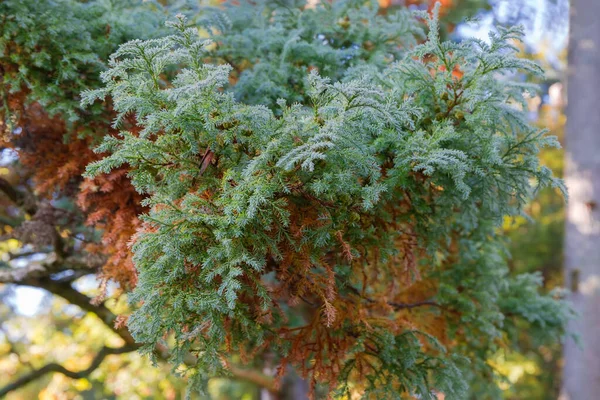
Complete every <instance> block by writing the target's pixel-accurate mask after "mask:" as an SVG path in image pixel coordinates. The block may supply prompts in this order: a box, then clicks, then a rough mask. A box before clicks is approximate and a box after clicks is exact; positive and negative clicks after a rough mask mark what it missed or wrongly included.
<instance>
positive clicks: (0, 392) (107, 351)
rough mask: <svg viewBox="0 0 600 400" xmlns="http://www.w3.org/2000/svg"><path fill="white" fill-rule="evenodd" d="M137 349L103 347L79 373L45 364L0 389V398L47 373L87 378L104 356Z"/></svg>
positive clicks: (131, 346)
mask: <svg viewBox="0 0 600 400" xmlns="http://www.w3.org/2000/svg"><path fill="white" fill-rule="evenodd" d="M138 347H139V346H138V345H129V344H128V345H125V346H122V347H117V348H115V347H107V346H104V347H102V349H100V351H99V352H98V354H96V356H95V357H94V359H93V360H92V363H91V364H90V366H89V367H88V368H86V369H84V370H81V371H71V370H69V369H67V368H65V367H63V366H62V365H60V364H57V363H50V364H46V365H44V366H43V367H42V368H39V369H36V370H34V371H31V372H30V373H28V374H26V375H24V376H22V377H20V378H19V379H17V380H16V381H14V382H13V383H10V384H8V385H6V386H4V387H3V388H0V397H2V396H5V395H6V394H8V393H9V392H12V391H14V390H17V389H19V388H21V387H23V386H25V385H27V384H28V383H30V382H32V381H34V380H36V379H39V378H41V377H42V376H44V375H46V374H48V373H51V372H58V373H60V374H63V375H65V376H68V377H69V378H72V379H81V378H84V377H86V376H88V375H89V374H91V373H92V372H93V371H94V370H95V369H96V368H98V367H99V366H100V364H101V363H102V361H104V358H105V357H106V356H108V355H111V354H123V353H130V352H132V351H134V350H136V349H137V348H138Z"/></svg>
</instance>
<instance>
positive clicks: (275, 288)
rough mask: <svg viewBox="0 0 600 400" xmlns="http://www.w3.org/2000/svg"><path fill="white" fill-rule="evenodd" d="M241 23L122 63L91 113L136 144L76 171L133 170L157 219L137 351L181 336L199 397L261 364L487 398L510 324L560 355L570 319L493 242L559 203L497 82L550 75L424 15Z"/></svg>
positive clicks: (140, 248) (204, 25) (350, 389)
mask: <svg viewBox="0 0 600 400" xmlns="http://www.w3.org/2000/svg"><path fill="white" fill-rule="evenodd" d="M237 3H238V2H235V3H231V4H227V5H225V6H224V7H223V9H208V10H204V11H203V12H202V14H200V16H199V17H198V18H197V20H196V21H197V24H196V25H191V24H189V23H187V22H186V19H185V18H184V17H183V16H179V17H178V18H176V19H175V20H174V21H173V22H171V23H170V27H171V30H172V34H171V35H169V36H165V37H162V38H158V39H151V40H134V41H130V42H128V43H127V44H124V45H123V46H121V47H120V48H119V50H118V51H117V52H116V53H114V54H113V55H112V56H111V58H110V62H109V67H110V68H109V69H108V70H107V71H106V72H103V73H102V80H103V82H104V84H105V87H104V88H102V89H99V90H95V91H88V92H86V93H84V103H85V104H93V103H94V101H95V100H96V99H105V98H108V97H110V98H111V99H112V103H113V107H114V109H115V110H116V112H117V113H118V115H117V117H116V119H115V122H114V124H115V127H117V128H118V127H120V126H123V125H122V124H123V121H124V120H125V119H126V118H128V117H130V116H135V118H136V120H137V124H138V127H137V128H136V129H135V130H123V131H122V132H121V134H120V135H118V136H109V137H107V138H106V139H105V140H104V143H103V144H102V145H101V146H100V147H99V148H98V149H97V151H98V152H100V153H103V154H106V157H105V158H104V159H102V160H101V161H98V162H95V163H93V164H91V165H90V166H89V167H88V170H87V174H88V176H91V177H93V176H97V175H99V174H102V173H107V172H109V171H111V170H113V169H115V168H120V167H123V166H127V167H128V168H130V172H129V176H130V178H131V182H132V183H133V185H134V187H135V188H136V189H137V190H138V191H139V192H140V193H142V194H143V195H144V196H146V200H144V201H145V205H146V206H147V207H148V209H149V210H150V211H149V212H148V213H147V214H145V215H143V216H142V217H141V218H142V219H143V221H144V226H143V228H141V229H140V231H139V232H138V234H137V237H136V239H135V241H134V244H133V247H132V250H133V252H134V261H135V265H136V268H137V270H138V273H139V277H138V284H137V287H136V288H135V290H134V291H133V294H132V295H131V301H132V303H133V304H135V305H137V306H138V308H137V310H136V311H135V312H134V314H133V315H132V316H131V317H130V319H129V328H130V329H131V331H132V333H133V335H134V337H135V339H136V340H137V341H139V342H142V343H145V344H146V346H145V347H144V349H145V350H146V351H147V352H149V353H151V352H152V350H153V348H154V346H155V344H156V343H162V342H164V341H165V340H166V338H168V337H169V335H172V336H173V338H174V342H173V343H174V353H173V354H174V355H173V360H172V361H173V363H174V365H175V366H176V367H177V366H179V365H180V364H182V362H183V359H184V358H185V357H186V356H187V355H188V354H189V353H190V352H191V353H192V354H195V355H197V356H198V357H197V363H196V364H195V365H193V366H192V367H190V369H191V370H192V371H193V373H194V374H195V377H196V382H197V383H198V384H199V385H198V386H199V387H201V386H202V385H201V384H202V382H203V380H204V378H206V377H210V376H211V375H213V374H215V373H218V372H220V371H222V370H227V365H228V362H229V361H228V360H230V358H231V357H232V356H234V355H236V356H237V355H240V356H241V358H242V360H249V362H252V363H255V364H260V361H259V360H261V359H262V357H261V356H262V355H265V354H270V355H275V357H276V359H277V361H278V362H279V363H280V365H281V367H280V369H281V370H280V375H283V373H284V371H283V370H284V369H285V368H286V366H288V365H292V366H293V367H294V368H296V369H297V370H298V371H299V372H300V373H301V374H302V375H304V376H305V377H307V378H308V379H309V380H310V382H311V383H312V386H313V387H315V386H316V385H323V386H324V387H326V390H328V391H329V392H331V393H337V394H339V395H348V396H350V395H351V394H352V393H362V394H364V396H365V398H381V399H392V398H398V399H402V398H407V396H420V397H419V398H423V399H433V398H435V395H434V393H435V392H436V391H437V392H443V393H444V394H445V395H446V398H447V399H465V398H467V397H468V394H467V393H468V392H469V391H470V392H471V393H472V395H473V396H475V397H476V398H492V397H494V396H497V395H498V393H497V389H495V384H494V381H495V375H494V372H493V370H492V369H491V367H490V366H489V365H488V364H487V363H486V360H487V357H488V356H489V355H490V354H491V353H492V352H494V351H495V350H496V349H497V348H498V347H499V346H505V345H510V341H511V335H510V334H509V333H510V332H511V330H514V326H515V324H516V323H517V322H519V323H520V324H521V326H523V321H525V326H530V327H531V330H532V333H533V334H535V335H538V336H539V338H540V339H546V340H548V339H550V340H557V339H558V338H559V336H560V335H561V333H562V329H563V325H564V322H565V320H566V318H567V317H568V314H569V311H568V308H567V307H566V306H565V305H564V304H563V303H562V301H561V300H560V299H559V298H558V297H559V296H558V294H552V295H549V296H545V295H541V294H539V293H538V287H539V286H540V282H539V279H538V278H537V277H536V276H531V275H524V276H517V277H514V276H509V273H508V269H507V266H506V258H507V254H506V252H505V247H504V244H503V239H502V237H500V236H499V233H498V229H497V227H498V226H499V224H500V223H501V222H502V220H503V218H504V217H505V216H510V215H518V214H521V213H522V208H523V206H524V204H525V202H526V201H527V200H528V199H529V198H530V197H531V196H532V195H533V194H534V193H535V190H536V189H537V188H538V187H541V186H546V185H552V186H556V187H558V188H560V189H563V185H562V183H561V182H560V181H559V180H557V179H555V178H553V177H552V175H551V173H550V172H549V170H548V169H546V168H544V167H541V166H540V165H539V162H538V157H537V152H538V150H539V149H540V148H541V147H543V146H555V145H557V142H556V141H555V140H554V138H552V137H547V136H545V132H544V131H539V130H538V129H536V128H535V127H532V126H530V125H529V124H528V123H527V120H526V118H525V115H524V113H523V112H522V108H523V107H522V106H523V103H524V93H526V92H528V91H530V90H532V88H531V87H529V86H528V85H526V84H521V83H517V82H514V81H511V80H509V79H506V78H507V77H510V76H511V74H513V73H514V72H516V71H522V72H527V73H533V74H537V73H541V71H540V69H539V68H538V67H537V66H536V65H535V64H533V63H531V62H529V61H527V60H523V59H520V58H518V57H516V48H515V47H513V45H512V44H511V43H512V41H513V40H515V39H518V38H519V37H520V35H521V32H520V31H519V30H518V29H516V28H508V29H500V30H499V33H498V34H493V35H491V37H490V39H491V40H490V43H489V44H488V43H485V42H482V41H478V40H474V39H471V40H465V41H463V42H461V43H453V42H441V41H440V39H439V35H438V26H437V24H438V20H437V17H436V16H435V15H434V16H433V17H430V16H429V15H427V14H420V15H417V16H411V15H409V14H406V13H404V12H401V13H400V14H397V15H390V16H388V17H385V18H384V17H381V16H378V15H377V13H376V9H375V8H374V6H371V5H368V3H367V2H363V1H358V0H350V1H340V2H334V5H331V4H329V3H327V2H324V3H322V4H318V5H316V6H314V7H306V6H305V5H304V4H303V3H302V2H297V1H281V2H271V1H252V2H246V1H241V2H240V3H241V4H237ZM418 18H421V19H424V20H426V22H427V25H428V35H427V36H426V38H424V42H422V43H421V44H417V41H416V40H417V39H418V37H419V32H420V29H419V27H418V24H419V20H418ZM198 27H201V29H199V28H198ZM207 35H209V36H210V37H211V39H212V40H207V39H206V36H207ZM503 75H504V76H503ZM527 324H528V325H527Z"/></svg>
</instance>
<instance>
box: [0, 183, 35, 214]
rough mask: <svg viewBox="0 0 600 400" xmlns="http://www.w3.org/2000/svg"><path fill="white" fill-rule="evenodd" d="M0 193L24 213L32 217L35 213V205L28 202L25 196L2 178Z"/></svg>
mask: <svg viewBox="0 0 600 400" xmlns="http://www.w3.org/2000/svg"><path fill="white" fill-rule="evenodd" d="M0 191H1V192H3V193H4V194H5V195H6V197H8V198H9V200H10V201H12V202H13V203H15V204H16V205H17V206H18V207H19V208H21V209H23V211H25V212H26V213H28V214H30V215H33V214H35V212H36V211H37V205H36V204H35V203H34V202H32V201H28V198H27V196H26V195H25V194H23V193H21V192H19V191H17V189H15V188H14V187H13V186H12V185H11V184H10V182H8V181H7V180H6V179H4V178H0Z"/></svg>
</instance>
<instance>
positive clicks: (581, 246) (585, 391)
mask: <svg viewBox="0 0 600 400" xmlns="http://www.w3.org/2000/svg"><path fill="white" fill-rule="evenodd" d="M599 16H600V1H598V0H571V16H570V29H571V33H570V39H569V68H568V91H567V93H568V105H567V135H566V169H565V179H566V183H567V186H568V188H569V192H570V200H569V203H568V206H567V225H566V239H565V278H566V279H565V282H566V285H567V287H568V288H569V289H570V290H571V293H570V300H571V301H572V303H573V306H574V308H575V309H576V311H577V312H578V313H579V314H580V317H579V318H578V319H576V320H573V321H572V322H570V324H569V332H570V333H574V334H576V335H579V338H580V341H581V346H579V345H577V344H576V343H575V341H574V340H573V339H571V338H568V339H567V341H566V343H565V347H564V356H565V366H564V371H563V385H562V392H561V397H560V398H561V400H596V399H599V398H600V18H599Z"/></svg>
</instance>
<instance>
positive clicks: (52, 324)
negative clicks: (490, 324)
mask: <svg viewBox="0 0 600 400" xmlns="http://www.w3.org/2000/svg"><path fill="white" fill-rule="evenodd" d="M595 1H597V0H590V1H589V2H590V3H594V2H595ZM379 3H380V5H381V7H382V9H381V12H382V13H385V12H387V10H389V9H393V8H395V7H404V6H410V7H414V8H420V9H427V8H429V7H431V6H432V3H433V1H429V0H422V1H419V0H379ZM441 3H442V19H443V32H444V35H445V36H446V38H449V39H452V40H457V41H460V40H461V39H462V38H464V37H469V36H475V37H479V38H481V39H482V40H486V38H487V35H488V32H489V31H490V30H493V29H494V26H497V25H499V24H503V25H514V24H522V25H523V26H524V28H525V32H526V40H525V43H523V44H520V46H521V48H522V56H523V57H526V58H530V59H533V60H536V61H537V62H539V63H540V64H542V65H543V67H544V69H545V70H546V75H545V77H544V79H539V78H537V80H536V83H538V84H539V85H540V87H541V90H540V92H539V94H538V95H537V96H535V97H531V98H530V100H529V110H528V111H529V115H530V119H531V121H532V122H534V123H536V124H539V125H540V126H544V127H547V128H548V129H549V130H550V131H551V133H552V134H554V135H556V136H558V138H559V139H560V140H561V142H562V141H563V139H564V130H565V123H566V116H565V106H566V94H565V88H566V86H565V78H566V75H567V48H568V41H569V1H568V0H442V1H441ZM469 20H470V21H471V22H465V21H469ZM518 78H519V79H523V80H526V79H532V78H531V77H525V76H523V77H518ZM11 154H12V153H10V152H3V153H2V157H1V158H0V175H3V176H6V175H9V174H11V173H12V171H10V167H11V165H13V163H14V159H12V157H13V156H12V155H11ZM541 157H542V159H543V162H544V164H545V165H547V166H548V167H550V168H551V169H552V170H553V171H554V173H555V174H556V175H558V176H562V174H563V159H564V157H563V150H557V149H551V150H544V152H543V153H542V154H541ZM528 212H529V215H530V216H531V218H532V221H527V220H526V219H525V218H517V219H511V220H506V221H505V224H504V227H503V229H504V230H505V231H506V232H507V235H508V238H509V239H510V242H511V245H510V246H511V251H512V261H511V264H510V266H511V268H512V269H513V270H514V271H515V272H531V271H541V273H542V275H543V277H544V283H545V287H546V289H547V290H550V289H552V288H554V287H557V286H562V285H563V272H562V271H563V241H564V230H565V228H564V227H565V202H564V200H563V199H562V198H561V197H560V196H559V195H558V194H557V193H556V192H555V191H553V190H544V191H542V192H541V193H540V194H539V195H538V197H537V198H536V200H535V201H533V202H532V203H531V204H530V205H529V209H528ZM0 217H3V216H0ZM15 254H18V255H19V256H18V257H16V256H14V255H15ZM43 257H44V256H43V255H35V254H27V249H23V248H22V246H21V244H20V242H19V241H17V240H16V239H10V240H5V241H0V258H1V259H2V261H4V262H10V263H12V264H13V265H14V266H16V267H18V266H19V264H21V265H25V264H27V265H32V264H35V263H36V262H41V260H42V258H43ZM73 287H74V288H75V289H76V291H78V292H79V293H82V294H85V295H87V296H89V297H95V296H96V295H98V294H99V289H98V287H99V283H98V282H97V281H96V279H95V278H94V276H93V275H88V276H83V277H79V278H77V279H76V280H74V283H73ZM112 290H114V288H112V287H111V286H110V285H109V287H108V291H109V293H110V292H111V291H112ZM109 297H110V296H109ZM0 300H1V302H0V387H1V386H4V385H6V384H7V383H9V382H11V381H12V380H14V379H15V377H19V376H21V375H23V374H24V373H26V372H28V371H30V370H31V368H32V365H35V366H39V365H43V364H45V363H46V362H47V361H48V360H55V361H56V362H60V363H62V364H63V365H64V366H65V367H67V368H70V369H73V370H79V369H83V368H87V366H88V365H90V362H92V358H93V357H94V355H95V354H96V349H97V348H98V347H99V345H98V344H99V343H108V344H109V345H111V344H112V343H111V340H112V341H114V344H113V345H118V344H119V343H120V341H121V338H120V337H119V336H118V335H117V334H115V332H113V331H112V330H111V329H110V328H109V327H107V325H106V324H104V323H103V322H102V321H101V320H100V319H99V318H98V316H97V315H96V314H95V313H93V312H90V311H89V310H83V309H82V308H80V307H78V306H76V305H74V303H73V302H70V303H69V302H67V301H66V300H64V299H63V298H61V297H58V296H55V295H52V294H51V293H50V292H49V291H46V290H44V289H40V288H34V287H28V286H22V285H21V286H16V285H12V284H0ZM75 304H76V302H75ZM105 305H106V307H107V308H108V309H110V311H112V313H113V314H115V315H118V314H120V313H124V312H125V311H126V309H127V305H126V299H125V298H124V296H121V298H120V300H119V301H116V300H108V301H107V303H106V304H105ZM520 347H521V350H520V351H518V352H516V351H515V352H512V351H508V350H505V351H500V352H498V353H497V354H496V355H495V357H494V358H493V359H492V360H491V361H490V362H491V363H492V364H493V365H494V367H495V368H496V369H497V371H498V372H499V375H500V376H501V378H499V379H500V385H501V387H502V389H503V390H504V398H505V399H529V400H546V399H557V398H558V397H559V393H560V389H561V370H562V348H561V344H560V343H556V344H554V345H553V346H550V347H546V346H544V347H540V346H537V345H536V344H535V343H529V342H528V337H527V335H526V334H524V335H523V338H522V343H521V346H520ZM185 386H186V383H185V380H184V379H183V378H179V377H176V376H174V375H172V374H171V373H170V367H169V366H167V365H158V366H152V365H151V364H150V362H149V361H148V360H147V359H145V358H142V357H141V356H139V355H138V354H137V353H136V352H132V353H127V354H123V355H113V356H109V357H107V358H106V359H105V360H104V362H103V363H102V364H101V365H100V367H99V368H97V369H96V370H95V371H94V372H92V373H91V374H90V375H89V376H87V377H85V378H81V379H72V378H69V377H66V376H64V375H62V374H58V373H55V374H48V375H45V376H43V377H41V378H40V379H37V380H35V381H33V382H32V383H30V384H29V385H27V386H25V387H23V388H22V389H20V390H18V391H15V392H12V393H11V394H10V395H9V396H8V399H12V400H14V399H35V398H39V399H179V398H183V397H184V392H185ZM210 389H211V392H212V396H213V399H216V400H225V399H244V400H251V399H256V398H258V396H259V389H258V388H256V387H253V386H252V385H251V384H248V383H240V382H238V381H236V382H233V381H227V380H224V379H215V380H213V381H212V382H211V387H210ZM571 400H575V399H571Z"/></svg>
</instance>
